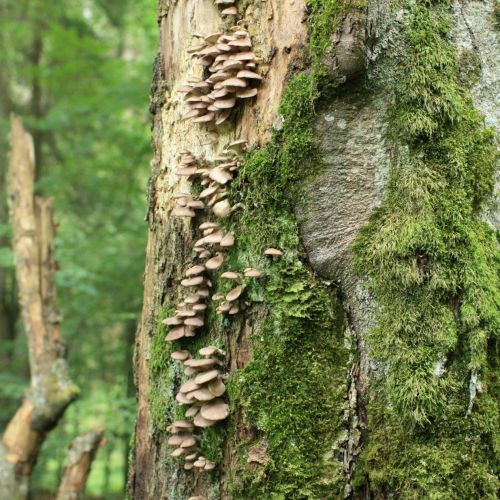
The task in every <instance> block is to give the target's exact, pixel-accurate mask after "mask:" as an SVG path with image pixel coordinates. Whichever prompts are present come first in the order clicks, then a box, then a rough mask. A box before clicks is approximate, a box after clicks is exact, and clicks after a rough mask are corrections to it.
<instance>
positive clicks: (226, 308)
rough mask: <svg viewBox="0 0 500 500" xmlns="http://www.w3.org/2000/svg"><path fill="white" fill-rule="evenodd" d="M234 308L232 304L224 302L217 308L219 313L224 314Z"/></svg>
mask: <svg viewBox="0 0 500 500" xmlns="http://www.w3.org/2000/svg"><path fill="white" fill-rule="evenodd" d="M231 307H232V304H231V302H223V303H222V304H221V305H220V306H219V307H218V308H217V312H219V313H223V312H227V311H229V309H231Z"/></svg>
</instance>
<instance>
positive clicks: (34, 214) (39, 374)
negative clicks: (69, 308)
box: [0, 116, 78, 499]
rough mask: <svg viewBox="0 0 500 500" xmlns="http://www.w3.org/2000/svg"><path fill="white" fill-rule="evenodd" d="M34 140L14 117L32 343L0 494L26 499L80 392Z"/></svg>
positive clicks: (23, 285) (16, 236)
mask: <svg viewBox="0 0 500 500" xmlns="http://www.w3.org/2000/svg"><path fill="white" fill-rule="evenodd" d="M34 176H35V158H34V153H33V140H32V138H31V136H30V135H29V134H28V133H27V132H26V131H25V130H24V128H23V125H22V123H21V120H20V119H19V118H17V117H15V116H13V117H12V133H11V165H10V172H9V184H8V194H9V202H10V212H11V221H12V227H13V249H14V254H15V258H16V273H17V283H18V289H19V302H20V305H21V316H22V319H23V323H24V329H25V332H26V339H27V342H28V351H29V361H30V371H31V386H30V388H29V390H28V391H27V392H26V394H25V397H24V399H23V402H22V404H21V407H20V408H19V409H18V411H17V412H16V414H15V415H14V417H13V418H12V419H11V421H10V422H9V424H8V425H7V428H6V429H5V432H4V434H3V437H2V443H1V445H0V489H1V490H2V491H3V492H8V495H9V496H8V498H11V499H18V498H25V497H26V496H27V491H28V481H29V478H30V476H31V472H32V469H33V466H34V465H35V462H36V459H37V455H38V452H39V450H40V447H41V445H42V443H43V442H44V440H45V438H46V436H47V433H48V432H49V431H50V430H51V429H52V428H54V427H55V426H56V425H57V423H58V421H59V419H60V418H61V416H62V415H63V413H64V411H65V409H66V407H67V406H68V405H69V404H70V403H71V402H72V401H73V400H74V399H75V398H76V397H77V395H78V388H77V387H76V385H75V384H74V383H73V382H72V381H71V379H70V377H69V374H68V367H67V361H66V349H65V345H64V342H63V341H62V339H61V334H60V322H61V315H60V313H59V311H58V309H57V304H56V288H55V260H54V234H55V225H54V221H53V210H52V200H50V199H45V198H41V197H38V196H35V194H34V180H35V177H34Z"/></svg>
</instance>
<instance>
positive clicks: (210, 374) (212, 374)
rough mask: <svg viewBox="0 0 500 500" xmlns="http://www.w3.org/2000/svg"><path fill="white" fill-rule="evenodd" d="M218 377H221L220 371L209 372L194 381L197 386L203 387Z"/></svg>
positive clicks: (198, 376)
mask: <svg viewBox="0 0 500 500" xmlns="http://www.w3.org/2000/svg"><path fill="white" fill-rule="evenodd" d="M218 376H219V371H218V370H209V371H208V372H203V373H200V374H199V375H197V376H196V377H195V379H194V381H195V383H196V384H197V385H203V384H206V383H207V382H210V380H213V379H214V378H217V377H218Z"/></svg>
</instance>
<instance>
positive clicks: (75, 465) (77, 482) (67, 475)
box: [56, 430, 103, 500]
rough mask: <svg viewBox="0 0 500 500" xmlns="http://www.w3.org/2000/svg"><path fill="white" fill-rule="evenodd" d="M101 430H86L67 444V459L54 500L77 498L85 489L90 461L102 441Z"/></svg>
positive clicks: (72, 499)
mask: <svg viewBox="0 0 500 500" xmlns="http://www.w3.org/2000/svg"><path fill="white" fill-rule="evenodd" d="M102 434H103V431H102V430H96V431H93V432H87V433H86V434H82V435H81V436H78V437H76V438H75V439H74V440H73V441H72V443H71V444H70V445H69V449H68V460H67V462H66V467H65V468H64V471H63V475H62V479H61V484H60V486H59V492H58V493H57V498H56V500H78V499H79V498H81V496H82V495H83V493H84V491H85V485H86V484H87V479H88V477H89V474H90V468H91V466H92V461H93V460H94V457H95V455H96V453H97V448H98V447H99V444H100V443H101V442H102Z"/></svg>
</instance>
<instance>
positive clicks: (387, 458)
mask: <svg viewBox="0 0 500 500" xmlns="http://www.w3.org/2000/svg"><path fill="white" fill-rule="evenodd" d="M447 9H448V7H447V6H446V5H443V6H440V5H438V6H434V7H432V6H429V5H427V4H423V3H417V4H413V3H412V4H411V5H410V6H409V7H408V12H407V18H406V24H405V28H404V47H403V49H402V50H401V52H400V55H399V56H398V57H397V59H396V60H395V61H394V63H395V64H396V65H397V71H396V73H397V74H396V77H395V79H394V89H393V90H394V95H395V100H394V104H393V106H392V109H391V112H390V119H389V134H390V137H391V138H392V139H393V140H394V141H396V143H397V144H398V145H399V147H398V149H397V152H396V154H395V155H394V162H393V165H392V171H391V175H390V180H389V182H388V185H387V186H386V191H385V198H384V201H383V203H382V205H381V207H380V208H379V209H377V210H375V212H374V214H373V216H372V217H371V220H370V223H369V224H368V226H367V227H365V228H364V230H363V231H362V232H361V234H360V236H359V237H358V239H357V241H356V243H355V245H354V250H355V252H356V254H357V269H358V271H359V272H360V273H362V274H365V275H368V276H369V278H370V288H371V290H372V292H373V294H374V296H375V297H376V300H377V302H378V304H379V310H378V312H377V327H376V328H375V329H373V331H371V332H370V335H369V342H370V347H371V353H372V355H373V356H374V357H375V358H376V359H378V360H379V361H380V362H381V363H383V366H384V379H383V380H382V379H381V380H380V381H379V383H378V384H377V386H376V387H374V388H372V394H371V404H370V407H369V411H370V415H372V417H371V420H370V434H369V435H370V440H369V443H368V445H367V448H366V451H365V453H364V454H363V457H362V460H363V468H362V473H364V474H367V475H368V476H369V478H370V484H371V485H373V486H374V487H375V488H376V489H378V490H379V491H381V492H382V491H389V492H396V494H397V495H398V496H401V497H402V498H419V497H422V496H425V497H426V498H494V497H495V491H496V490H497V488H498V487H499V483H498V480H497V478H496V477H495V468H496V467H498V456H497V455H496V454H497V453H498V445H497V444H495V442H497V443H498V436H496V437H495V433H498V428H499V425H498V424H499V419H498V401H496V402H495V401H494V400H493V399H492V395H493V394H494V393H495V387H496V390H497V391H498V383H497V382H496V381H494V380H493V378H492V377H493V375H494V367H493V363H494V358H496V356H497V348H498V345H497V342H498V337H497V336H498V332H499V331H500V316H499V312H498V311H499V305H500V293H499V289H498V285H499V283H498V270H499V266H498V264H499V255H498V247H497V241H496V238H495V234H494V232H493V230H492V229H491V228H490V227H489V226H488V224H486V223H485V222H483V221H482V220H481V209H482V208H483V206H484V204H485V202H486V201H487V200H488V196H489V193H490V192H491V189H492V186H493V182H494V169H495V164H496V155H495V150H494V144H493V136H492V133H491V131H489V130H487V129H485V128H484V125H483V120H482V117H481V116H480V115H479V114H478V112H477V111H476V110H475V109H474V107H473V105H472V102H471V99H470V96H469V95H468V94H467V90H466V88H465V87H464V86H463V84H462V85H461V84H460V83H459V80H458V76H457V62H456V58H455V52H454V48H453V46H452V45H451V43H450V41H449V34H448V31H449V26H448V12H447ZM496 369H498V367H496ZM476 376H477V377H478V378H479V380H480V382H481V389H480V392H479V393H478V394H477V397H476V399H475V400H471V398H472V397H473V396H471V385H470V384H472V383H473V382H472V381H473V379H474V377H476Z"/></svg>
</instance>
